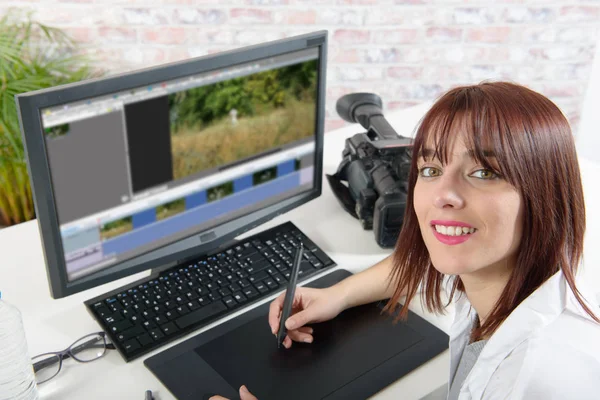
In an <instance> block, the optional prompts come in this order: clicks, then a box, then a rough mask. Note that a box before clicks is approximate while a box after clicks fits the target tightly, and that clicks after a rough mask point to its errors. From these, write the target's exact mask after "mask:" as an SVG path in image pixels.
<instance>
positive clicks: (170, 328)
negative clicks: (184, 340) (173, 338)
mask: <svg viewBox="0 0 600 400" xmlns="http://www.w3.org/2000/svg"><path fill="white" fill-rule="evenodd" d="M160 329H162V331H163V332H164V333H165V335H167V336H169V335H172V334H174V333H175V332H177V331H179V328H177V327H176V326H175V324H174V323H172V322H167V323H166V324H164V325H161V327H160Z"/></svg>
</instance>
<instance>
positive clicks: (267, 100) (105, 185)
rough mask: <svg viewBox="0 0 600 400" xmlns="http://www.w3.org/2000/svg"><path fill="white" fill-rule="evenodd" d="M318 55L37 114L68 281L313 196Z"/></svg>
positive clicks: (227, 69) (239, 67)
mask: <svg viewBox="0 0 600 400" xmlns="http://www.w3.org/2000/svg"><path fill="white" fill-rule="evenodd" d="M320 56H321V52H320V49H319V47H318V46H313V47H307V48H302V49H298V50H294V51H285V52H283V51H280V52H279V53H276V54H271V55H269V56H267V57H264V58H253V59H250V60H248V61H246V62H241V63H240V62H238V63H235V64H232V65H225V66H221V67H219V68H215V69H208V70H201V71H198V72H197V73H192V74H188V75H185V76H178V77H177V78H175V79H165V80H161V81H155V82H148V83H146V84H143V85H138V86H135V87H127V88H123V89H121V90H113V91H111V92H106V93H102V94H101V95H97V96H91V97H86V98H80V99H77V100H76V101H70V102H63V103H60V104H56V105H51V106H48V107H41V108H39V110H38V112H39V114H40V123H41V132H42V136H43V141H44V147H45V155H46V158H47V170H48V174H49V180H50V181H51V182H50V184H51V187H52V197H53V201H54V211H55V219H56V222H57V225H58V231H59V232H60V242H61V248H60V249H61V250H62V254H59V255H60V256H62V257H63V260H64V263H63V264H62V265H63V269H64V276H65V278H66V281H67V283H73V282H76V281H77V280H81V279H82V278H86V277H89V276H92V275H94V274H98V273H101V272H102V271H106V270H110V269H111V268H114V267H115V266H117V265H125V264H126V263H125V264H123V263H124V262H125V261H128V260H132V259H135V258H136V257H139V256H142V255H145V254H148V253H149V252H152V251H154V250H156V249H160V248H162V247H164V246H167V245H169V244H173V243H176V242H178V241H180V240H182V239H185V238H188V237H190V236H192V235H197V234H201V233H203V232H207V231H209V230H210V229H211V228H215V227H218V226H220V225H222V224H224V223H226V222H228V221H233V220H236V219H238V218H240V217H242V216H246V215H249V214H252V213H253V212H255V211H258V210H261V209H265V208H267V207H270V206H274V205H277V204H279V203H281V202H282V201H283V200H285V199H289V198H292V197H294V196H296V195H298V194H302V193H306V192H311V191H312V192H314V190H315V186H316V184H317V182H316V180H315V173H316V171H315V163H317V162H318V160H317V159H316V139H317V136H318V131H319V126H320V125H322V124H319V123H318V121H317V118H318V117H319V102H320V99H319V90H320V86H321V85H320V81H319V80H320V79H322V77H320V76H319V74H320V71H321V64H320V63H321V60H320ZM321 90H322V89H321ZM320 130H321V132H320V134H322V127H321V129H320ZM24 135H25V136H26V135H27V132H26V131H25V132H24ZM318 190H319V192H320V188H319V189H318ZM129 265H130V266H131V265H136V264H135V263H134V264H131V263H130V264H129Z"/></svg>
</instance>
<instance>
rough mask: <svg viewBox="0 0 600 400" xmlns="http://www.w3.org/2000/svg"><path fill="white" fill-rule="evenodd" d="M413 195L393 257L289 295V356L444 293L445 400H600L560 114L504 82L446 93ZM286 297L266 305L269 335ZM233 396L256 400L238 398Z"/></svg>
mask: <svg viewBox="0 0 600 400" xmlns="http://www.w3.org/2000/svg"><path fill="white" fill-rule="evenodd" d="M408 194H409V195H408V202H407V208H406V213H405V218H404V223H403V226H402V230H401V232H400V236H399V238H398V242H397V245H396V248H395V250H394V252H393V254H392V255H390V256H389V257H388V258H386V259H384V260H383V261H381V262H380V263H378V264H376V265H374V266H372V267H371V268H369V269H367V270H365V271H362V272H361V273H359V274H356V275H354V276H351V277H348V278H347V279H345V280H344V281H342V282H340V283H338V284H336V285H335V286H333V287H330V288H327V289H312V288H304V287H301V288H298V290H297V291H296V296H295V303H294V313H293V315H292V316H291V317H290V318H289V319H288V320H287V321H286V327H287V329H288V330H289V332H288V336H287V337H286V339H285V341H284V346H285V347H286V348H289V347H290V346H292V343H293V341H303V342H309V343H310V342H312V340H313V335H312V334H313V330H312V328H311V327H309V326H308V324H310V323H315V322H321V321H325V320H328V319H331V318H334V317H335V316H337V315H338V314H339V313H340V312H341V311H343V310H345V309H347V308H349V307H354V306H357V305H360V304H365V303H368V302H373V301H377V300H383V299H387V298H389V299H390V300H389V302H388V304H387V306H386V311H389V312H393V311H394V310H395V309H397V307H398V306H399V304H398V301H399V300H400V299H401V298H402V297H404V296H406V299H407V301H405V304H404V306H403V307H402V309H401V310H400V313H399V318H404V317H406V315H407V313H408V304H409V302H410V299H412V298H413V297H414V296H415V295H416V294H417V292H418V291H420V292H421V296H422V297H423V299H424V303H425V304H426V305H427V308H428V309H429V311H435V312H442V311H443V309H444V307H445V306H444V304H443V303H442V298H441V292H442V290H446V289H447V291H448V292H449V297H450V300H451V301H452V300H455V309H456V316H455V320H454V323H453V325H452V327H451V330H450V332H449V336H450V356H451V365H450V381H449V382H450V387H449V395H448V398H449V399H506V398H510V399H592V398H594V399H597V398H599V397H598V396H600V318H598V316H597V315H595V313H597V310H598V306H597V305H595V304H593V303H591V301H592V299H593V297H592V296H591V293H589V292H585V291H582V292H580V291H579V289H578V288H577V287H576V285H575V274H576V271H577V268H578V266H579V264H580V259H581V255H582V250H583V236H584V231H585V208H584V201H583V190H582V186H581V179H580V173H579V167H578V163H577V156H576V151H575V146H574V142H573V137H572V134H571V130H570V127H569V124H568V122H567V120H566V119H565V117H564V116H563V115H562V113H561V112H560V110H559V109H558V108H557V107H556V105H554V104H553V103H552V102H551V101H550V100H548V99H547V98H545V97H544V96H542V95H540V94H538V93H536V92H534V91H531V90H529V89H527V88H525V87H522V86H519V85H515V84H511V83H506V82H496V83H482V84H479V85H474V86H466V87H459V88H455V89H452V90H450V91H449V92H448V93H446V94H445V95H443V96H442V97H441V98H440V99H439V100H438V101H437V102H436V103H435V104H434V105H433V107H432V108H431V110H430V111H429V112H428V113H427V114H426V115H425V117H424V118H423V120H422V122H421V124H420V126H419V127H418V130H417V132H416V135H415V141H414V148H413V160H412V169H411V173H410V176H409V192H408ZM283 298H284V295H283V294H282V295H281V296H279V297H278V298H277V299H276V300H274V301H273V303H272V304H271V308H270V313H269V325H270V326H271V329H272V331H273V333H274V334H276V333H277V329H278V325H279V314H280V311H281V308H282V304H283ZM314 338H315V340H318V333H317V335H315V337H314ZM240 396H241V398H242V400H247V399H254V398H255V397H254V396H253V395H251V394H250V393H249V392H248V390H247V389H246V388H245V387H244V386H243V387H242V388H240ZM219 398H221V397H220V396H214V397H213V399H219Z"/></svg>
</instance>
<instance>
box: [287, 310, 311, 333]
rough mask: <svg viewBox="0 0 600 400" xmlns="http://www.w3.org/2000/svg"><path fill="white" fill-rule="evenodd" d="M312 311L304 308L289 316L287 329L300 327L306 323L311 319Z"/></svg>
mask: <svg viewBox="0 0 600 400" xmlns="http://www.w3.org/2000/svg"><path fill="white" fill-rule="evenodd" d="M311 318H312V316H311V312H310V311H309V310H302V311H300V312H298V313H296V314H294V315H293V316H291V317H289V318H288V319H287V320H286V321H285V327H286V329H298V328H301V327H303V326H304V325H306V324H307V323H308V322H309V321H310V320H311Z"/></svg>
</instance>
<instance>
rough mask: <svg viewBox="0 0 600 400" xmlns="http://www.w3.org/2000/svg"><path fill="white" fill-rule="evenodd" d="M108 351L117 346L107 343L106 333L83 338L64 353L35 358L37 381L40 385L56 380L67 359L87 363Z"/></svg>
mask: <svg viewBox="0 0 600 400" xmlns="http://www.w3.org/2000/svg"><path fill="white" fill-rule="evenodd" d="M107 349H110V350H114V349H115V345H114V344H112V343H106V333H104V332H97V333H92V334H89V335H86V336H84V337H82V338H81V339H79V340H77V341H76V342H75V343H73V344H72V345H70V346H69V347H67V348H66V349H65V350H63V351H56V352H51V353H44V354H40V355H38V356H35V357H33V358H32V359H31V362H32V363H33V372H34V373H35V380H36V382H37V384H38V385H39V384H41V383H44V382H47V381H49V380H50V379H52V378H54V377H55V376H56V375H58V373H59V372H60V370H61V368H62V362H63V359H65V358H72V359H73V360H75V361H77V362H81V363H87V362H90V361H94V360H97V359H99V358H100V357H102V356H104V354H106V350H107Z"/></svg>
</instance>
